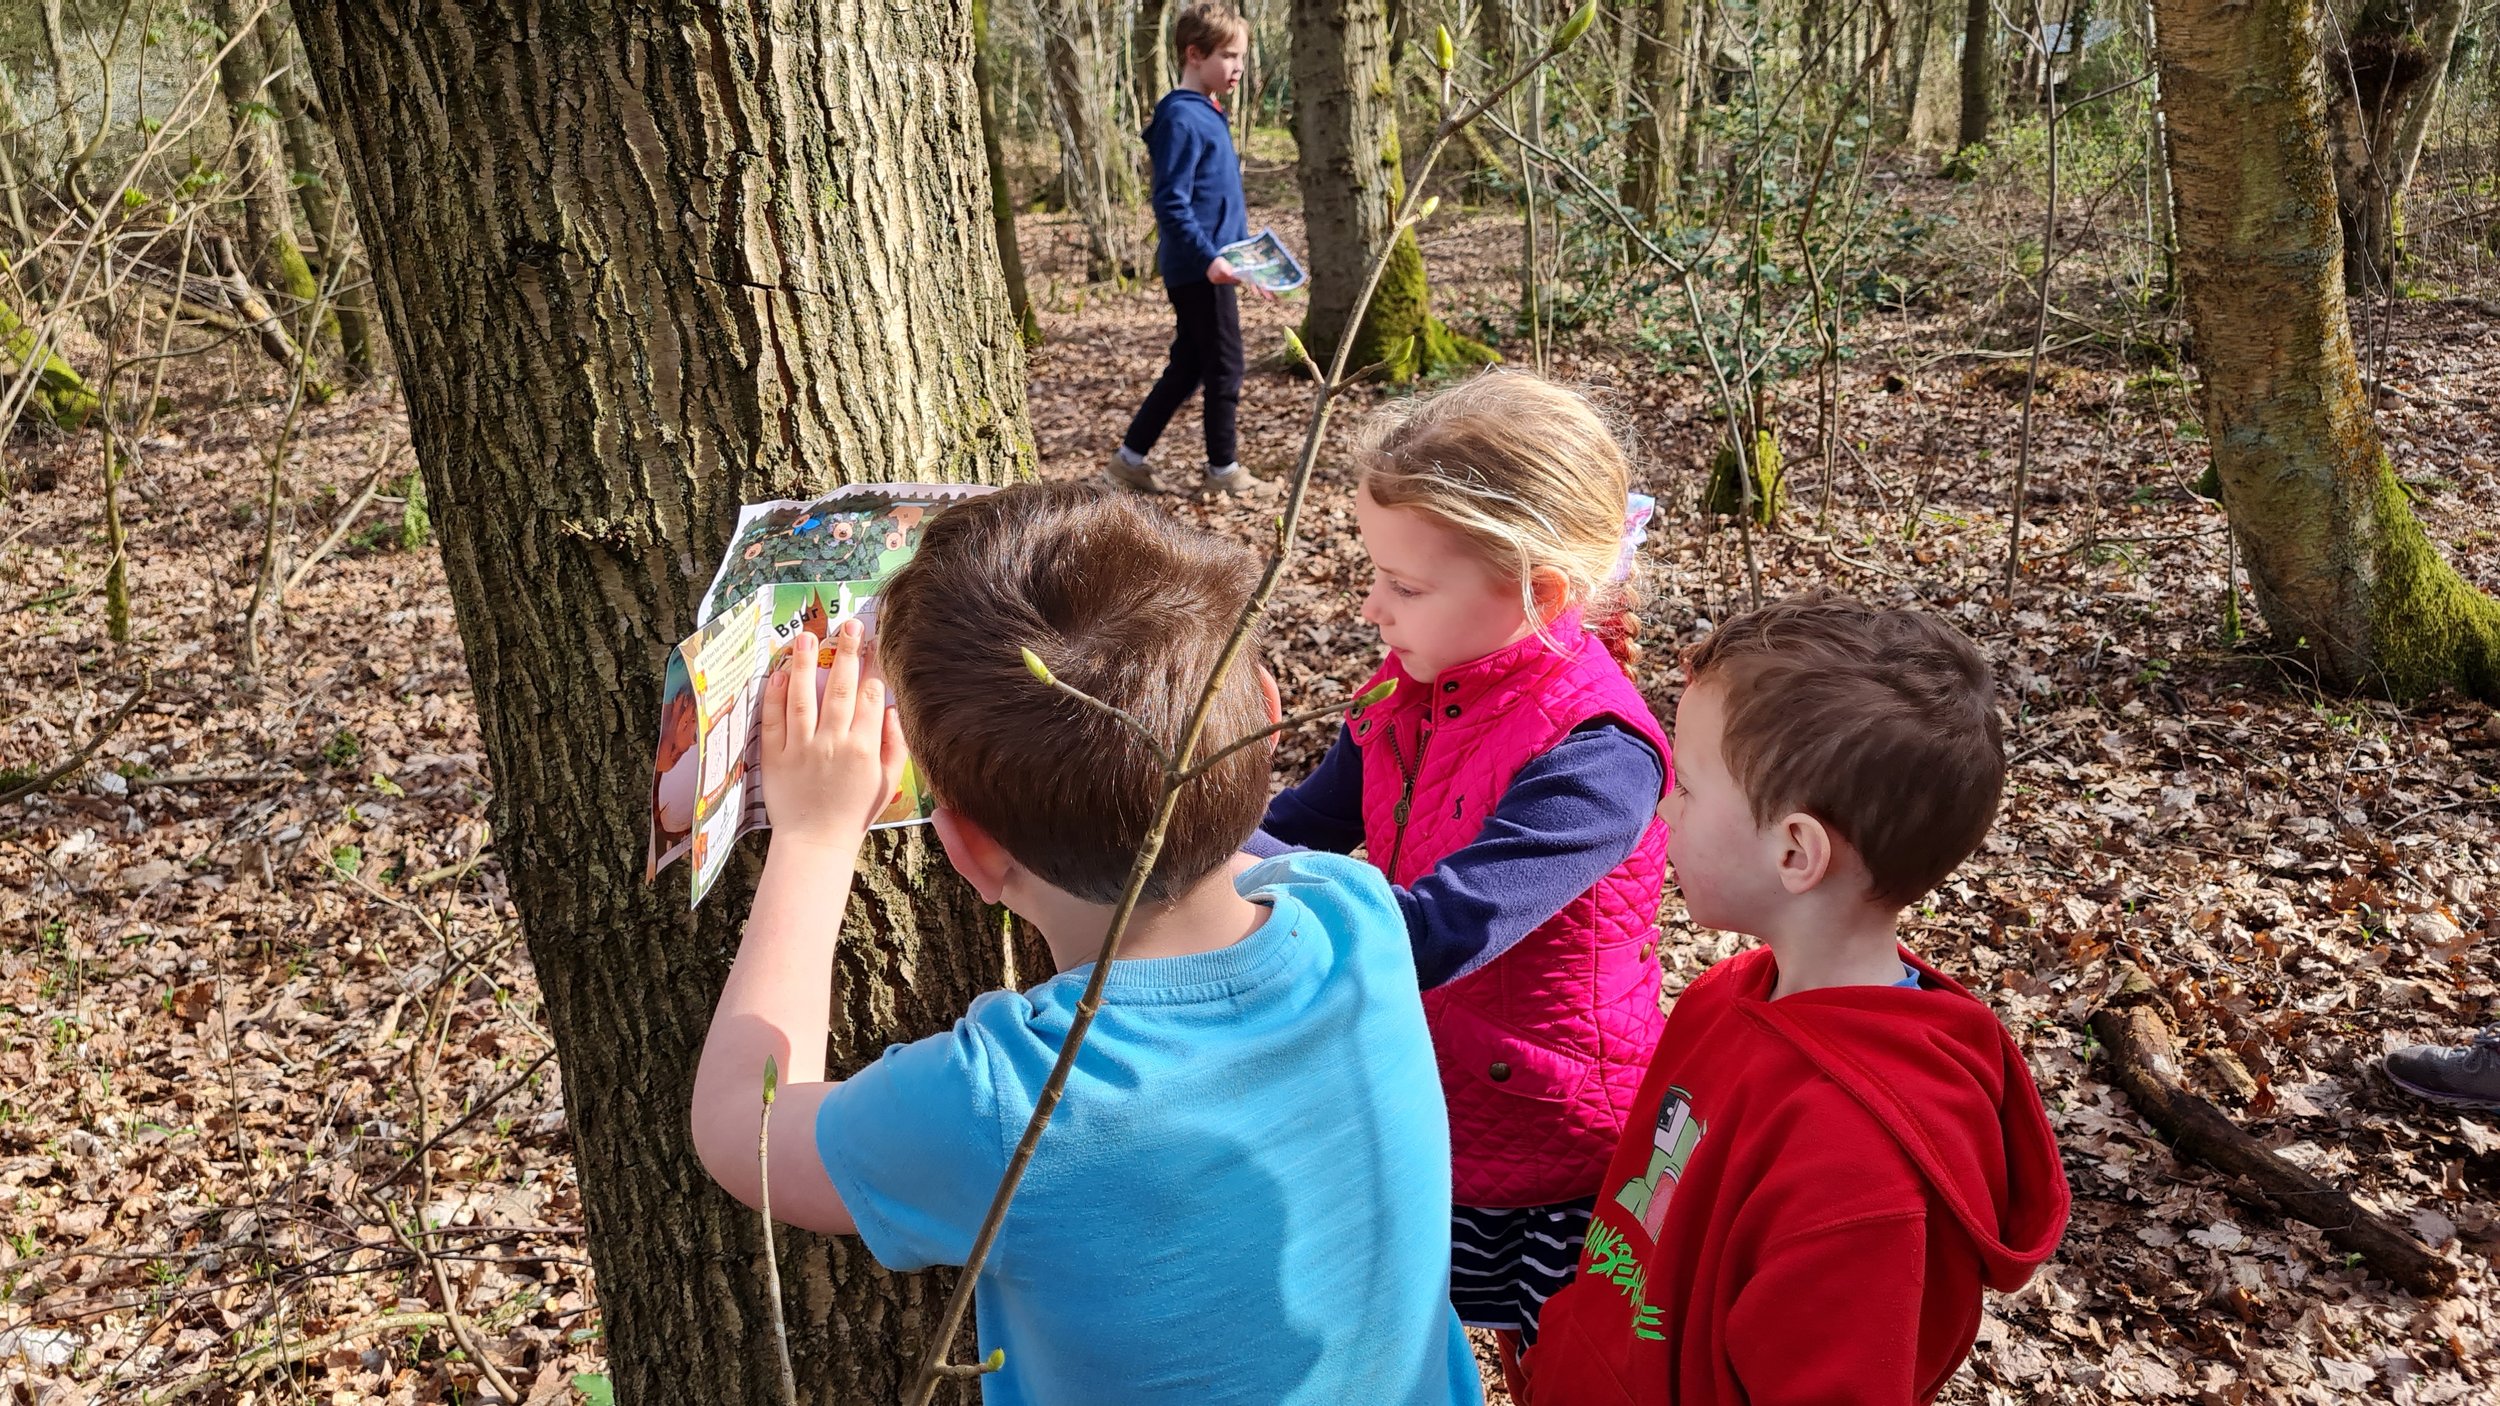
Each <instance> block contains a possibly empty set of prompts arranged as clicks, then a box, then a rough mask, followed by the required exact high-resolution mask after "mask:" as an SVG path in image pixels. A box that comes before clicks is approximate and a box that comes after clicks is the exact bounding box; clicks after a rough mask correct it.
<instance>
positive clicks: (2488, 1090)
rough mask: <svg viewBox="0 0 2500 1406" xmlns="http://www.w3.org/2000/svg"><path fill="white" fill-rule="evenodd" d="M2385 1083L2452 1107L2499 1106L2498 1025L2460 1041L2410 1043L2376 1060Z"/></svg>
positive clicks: (2499, 1051)
mask: <svg viewBox="0 0 2500 1406" xmlns="http://www.w3.org/2000/svg"><path fill="white" fill-rule="evenodd" d="M2379 1068H2380V1069H2382V1070H2384V1071H2385V1072H2386V1074H2387V1079H2388V1082H2389V1083H2392V1084H2394V1085H2395V1086H2396V1087H2397V1088H2400V1089H2402V1090H2404V1091H2405V1092H2406V1093H2409V1094H2412V1095H2413V1096H2414V1097H2416V1098H2423V1099H2428V1100H2430V1101H2431V1102H2433V1103H2444V1104H2447V1105H2449V1106H2451V1107H2454V1108H2484V1109H2500V1025H2495V1026H2493V1027H2492V1028H2490V1029H2489V1030H2486V1031H2484V1032H2482V1033H2481V1034H2479V1035H2477V1036H2475V1037H2474V1039H2473V1041H2472V1042H2471V1043H2469V1044H2464V1045H2414V1046H2410V1047H2409V1048H2406V1049H2401V1050H2397V1051H2394V1052H2393V1053H2391V1054H2389V1055H2388V1056H2387V1057H2386V1058H2385V1059H2383V1060H2381V1061H2379Z"/></svg>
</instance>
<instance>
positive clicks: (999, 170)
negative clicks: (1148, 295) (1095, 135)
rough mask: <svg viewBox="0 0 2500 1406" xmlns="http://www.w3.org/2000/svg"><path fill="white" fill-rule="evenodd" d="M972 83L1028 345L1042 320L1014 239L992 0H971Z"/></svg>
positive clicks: (996, 224)
mask: <svg viewBox="0 0 2500 1406" xmlns="http://www.w3.org/2000/svg"><path fill="white" fill-rule="evenodd" d="M972 86H973V87H975V88H977V89H979V90H980V93H981V157H982V160H983V161H984V162H985V163H986V164H987V165H988V167H989V173H990V232H991V236H992V237H993V238H995V239H996V240H997V241H998V269H999V272H1000V273H1002V274H1004V275H1005V276H1006V279H1007V305H1008V307H1009V308H1010V309H1011V310H1012V311H1013V312H1014V314H1015V319H1016V336H1017V338H1018V339H1019V340H1021V341H1022V342H1023V343H1024V344H1025V345H1026V346H1028V347H1038V346H1040V345H1041V344H1042V321H1041V319H1040V318H1039V317H1036V316H1035V315H1034V313H1033V293H1032V290H1031V289H1030V288H1028V287H1027V286H1026V285H1025V281H1024V247H1023V246H1022V245H1021V244H1018V243H1017V242H1016V197H1015V192H1014V191H1013V190H1011V189H1009V182H1008V179H1007V148H1006V145H1005V142H1004V141H1003V139H1002V137H1001V134H1000V132H999V119H998V93H997V73H996V72H995V71H994V70H993V69H992V68H991V66H990V0H972Z"/></svg>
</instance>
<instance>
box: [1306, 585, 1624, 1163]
mask: <svg viewBox="0 0 2500 1406" xmlns="http://www.w3.org/2000/svg"><path fill="white" fill-rule="evenodd" d="M1555 629H1556V632H1557V634H1558V635H1559V638H1560V639H1561V641H1562V643H1563V648H1562V649H1561V650H1559V651H1558V650H1556V649H1555V648H1553V647H1552V646H1549V645H1547V644H1546V643H1545V642H1544V641H1542V640H1539V639H1537V638H1535V637H1533V636H1531V637H1530V638H1528V639H1525V640H1522V641H1520V642H1519V643H1517V644H1514V645H1511V646H1510V647H1508V648H1506V649H1501V650H1497V651H1495V652H1494V653H1492V654H1488V655H1486V656H1485V657H1483V658H1482V659H1478V660H1476V661H1475V662H1473V663H1470V664H1462V665H1460V666H1458V667H1457V668H1454V669H1450V670H1447V671H1445V672H1444V673H1443V674H1442V675H1441V677H1440V678H1438V679H1436V680H1434V681H1433V682H1431V683H1429V684H1421V683H1417V682H1415V680H1414V679H1412V678H1410V677H1409V676H1408V675H1407V673H1406V671H1405V669H1404V668H1402V667H1401V666H1400V665H1399V664H1398V662H1397V658H1396V656H1395V655H1392V656H1390V659H1389V662H1388V663H1387V664H1385V665H1383V666H1382V667H1381V670H1380V672H1379V673H1378V674H1375V675H1374V676H1373V678H1372V682H1371V684H1369V685H1366V686H1365V687H1366V691H1368V690H1369V688H1370V687H1372V686H1376V685H1377V684H1378V683H1379V682H1380V681H1381V680H1382V679H1390V678H1394V679H1396V680H1397V690H1396V691H1395V692H1393V693H1391V694H1390V695H1389V696H1388V697H1387V698H1386V699H1383V700H1382V701H1381V702H1379V703H1377V704H1374V705H1373V706H1371V707H1369V708H1365V709H1362V710H1360V711H1358V712H1356V713H1355V714H1354V715H1353V716H1352V717H1350V718H1349V719H1348V720H1347V726H1348V727H1349V728H1350V729H1351V730H1352V732H1353V734H1354V742H1355V745H1356V747H1357V748H1359V749H1360V751H1361V753H1362V757H1363V837H1364V845H1365V847H1366V849H1367V850H1368V851H1369V852H1370V855H1371V859H1372V862H1373V863H1375V864H1378V865H1379V866H1380V867H1381V869H1382V870H1383V871H1384V872H1386V873H1387V874H1388V876H1389V882H1391V883H1393V884H1396V885H1398V886H1399V887H1401V888H1404V887H1407V886H1409V885H1411V884H1413V883H1414V882H1415V881H1416V880H1417V879H1419V878H1421V877H1423V876H1424V875H1425V874H1427V873H1429V872H1431V870H1432V868H1433V866H1434V865H1436V864H1439V863H1440V862H1441V861H1442V860H1443V859H1444V858H1446V857H1448V856H1449V854H1450V853H1451V852H1452V851H1454V850H1457V849H1459V848H1461V847H1462V846H1464V845H1466V844H1467V843H1468V842H1470V841H1472V840H1474V839H1475V838H1476V836H1477V834H1478V832H1479V831H1481V830H1482V829H1483V827H1484V822H1485V821H1486V819H1487V818H1489V817H1490V816H1491V815H1492V814H1493V807H1494V806H1495V805H1496V804H1497V803H1498V802H1499V801H1500V800H1501V798H1502V793H1503V792H1504V791H1506V790H1508V789H1509V788H1510V782H1511V778H1512V777H1513V776H1515V775H1517V774H1518V772H1519V769H1520V768H1521V767H1522V766H1525V765H1526V764H1527V763H1528V762H1530V761H1532V760H1534V759H1535V758H1537V757H1538V756H1541V755H1543V754H1544V753H1545V752H1546V751H1547V750H1548V749H1550V748H1551V747H1553V746H1554V745H1555V744H1556V743H1558V742H1560V741H1561V740H1562V739H1563V738H1564V736H1566V735H1567V734H1569V733H1570V732H1571V730H1572V729H1574V728H1576V727H1579V726H1580V725H1581V724H1583V723H1587V722H1591V721H1595V720H1598V719H1605V720H1608V721H1612V722H1615V723H1617V724H1620V725H1621V726H1623V727H1625V728H1627V729H1629V730H1631V731H1632V732H1634V733H1637V734H1638V735H1639V736H1641V737H1643V738H1646V739H1647V740H1648V741H1649V744H1650V745H1651V746H1653V747H1656V748H1657V749H1658V755H1659V757H1660V758H1661V759H1662V760H1665V759H1667V758H1668V757H1669V753H1668V748H1667V738H1666V733H1665V730H1664V729H1662V728H1660V727H1659V725H1658V719H1657V718H1656V716H1655V715H1653V714H1652V713H1651V712H1650V710H1649V705H1648V704H1646V703H1644V702H1643V701H1642V700H1641V695H1640V693H1639V691H1638V690H1637V689H1635V688H1633V686H1632V681H1631V680H1630V679H1628V678H1626V677H1625V676H1624V672H1623V669H1622V667H1621V666H1620V665H1618V664H1617V663H1616V662H1615V660H1614V657H1613V656H1612V655H1610V654H1609V653H1607V651H1606V647H1605V644H1604V643H1603V642H1602V641H1600V640H1599V639H1598V638H1597V637H1596V636H1595V635H1593V634H1589V633H1587V632H1586V631H1584V630H1582V629H1581V628H1580V625H1579V622H1578V620H1577V619H1576V617H1566V618H1563V619H1559V620H1557V621H1556V622H1555ZM1666 765H1667V769H1668V774H1669V776H1670V778H1672V776H1673V767H1674V763H1673V762H1672V761H1671V760H1667V762H1666ZM1666 860H1667V831H1666V826H1665V825H1663V824H1662V823H1660V822H1658V821H1656V820H1652V821H1651V822H1650V826H1649V829H1648V831H1647V832H1646V833H1645V834H1643V835H1642V837H1641V842H1640V844H1639V845H1638V847H1636V848H1635V849H1634V850H1633V851H1632V854H1631V857H1630V858H1628V859H1626V860H1624V862H1623V863H1622V864H1621V865H1620V866H1618V867H1617V868H1616V869H1615V870H1614V871H1613V872H1612V873H1610V874H1608V875H1607V876H1606V877H1605V878H1603V879H1601V880H1599V881H1598V882H1597V885H1596V886H1595V887H1594V888H1592V889H1590V890H1589V891H1588V892H1587V893H1585V894H1582V895H1581V896H1580V897H1578V898H1576V899H1573V900H1572V901H1571V902H1570V903H1569V904H1568V905H1566V906H1565V907H1564V908H1563V910H1562V911H1561V912H1559V913H1557V914H1555V915H1554V916H1553V917H1552V918H1551V919H1549V920H1547V922H1546V923H1545V924H1544V925H1543V926H1541V927H1539V928H1538V929H1537V930H1536V931H1534V932H1532V933H1530V934H1528V936H1527V937H1526V938H1524V939H1522V940H1521V941H1520V942H1519V944H1518V945H1517V946H1515V947H1513V948H1511V949H1510V950H1509V951H1507V952H1505V953H1503V954H1502V955H1501V956H1499V957H1496V958H1494V959H1493V960H1492V961H1490V962H1488V963H1486V964H1485V965H1484V966H1482V967H1480V968H1478V969H1477V970H1475V971H1473V972H1470V973H1469V974H1467V975H1466V976H1463V977H1460V978H1459V979H1457V980H1456V981H1452V982H1450V983H1448V984H1447V985H1445V986H1441V987H1437V988H1435V989H1433V990H1430V991H1426V992H1425V993H1424V1014H1425V1017H1426V1019H1427V1020H1428V1021H1429V1023H1430V1024H1431V1027H1432V1043H1433V1050H1434V1053H1435V1055H1436V1057H1437V1058H1438V1060H1439V1062H1440V1066H1441V1087H1442V1090H1443V1092H1444V1093H1445V1094H1446V1095H1447V1096H1448V1099H1449V1107H1450V1146H1451V1152H1452V1157H1453V1162H1454V1181H1453V1185H1452V1195H1453V1199H1455V1200H1456V1201H1457V1202H1458V1203H1459V1204H1460V1205H1463V1206H1481V1207H1488V1208H1490V1207H1506V1206H1542V1205H1550V1204H1552V1203H1554V1202H1557V1201H1567V1200H1570V1199H1572V1198H1574V1197H1579V1196H1588V1195H1593V1194H1595V1192H1596V1191H1597V1189H1598V1181H1599V1179H1600V1177H1601V1176H1602V1175H1603V1174H1604V1172H1605V1170H1606V1163H1607V1159H1608V1158H1609V1157H1611V1156H1612V1155H1613V1153H1614V1149H1615V1142H1616V1139H1617V1136H1618V1135H1619V1134H1620V1133H1621V1132H1622V1131H1623V1125H1624V1121H1625V1119H1626V1118H1627V1117H1628V1116H1629V1113H1630V1110H1631V1107H1632V1104H1633V1100H1634V1096H1635V1095H1636V1094H1637V1093H1639V1091H1640V1086H1641V1076H1642V1075H1643V1073H1644V1072H1645V1071H1646V1070H1647V1068H1648V1065H1649V1056H1650V1053H1651V1051H1652V1050H1653V1049H1654V1048H1656V1046H1657V1043H1658V1032H1659V1029H1660V1027H1661V1026H1662V1025H1663V1024H1664V1018H1663V1017H1662V1016H1660V1014H1659V1012H1658V948H1657V942H1658V928H1657V923H1658V896H1659V890H1660V888H1661V886H1662V885H1663V884H1664V882H1665V879H1666Z"/></svg>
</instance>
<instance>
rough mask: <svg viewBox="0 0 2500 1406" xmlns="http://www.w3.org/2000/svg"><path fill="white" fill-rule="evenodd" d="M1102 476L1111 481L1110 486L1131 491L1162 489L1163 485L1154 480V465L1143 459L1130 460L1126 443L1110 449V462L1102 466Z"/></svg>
mask: <svg viewBox="0 0 2500 1406" xmlns="http://www.w3.org/2000/svg"><path fill="white" fill-rule="evenodd" d="M1102 476H1103V477H1104V478H1106V479H1109V480H1110V481H1111V486H1112V487H1114V488H1125V489H1127V490H1129V491H1130V492H1132V493H1161V492H1162V491H1163V485H1161V484H1159V483H1156V482H1155V470H1154V465H1152V464H1149V463H1147V462H1146V461H1145V460H1143V459H1138V460H1134V461H1132V460H1131V459H1130V458H1129V457H1128V446H1126V445H1122V446H1121V447H1120V448H1118V449H1114V450H1112V451H1111V462H1109V463H1107V464H1105V465H1103V466H1102Z"/></svg>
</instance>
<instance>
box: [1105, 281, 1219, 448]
mask: <svg viewBox="0 0 2500 1406" xmlns="http://www.w3.org/2000/svg"><path fill="white" fill-rule="evenodd" d="M1240 294H1241V290H1240V288H1239V287H1237V286H1236V285H1234V284H1230V283H1227V284H1223V285H1221V286H1218V285H1216V284H1213V283H1207V282H1203V281H1202V282H1198V283H1183V284H1180V285H1178V286H1171V285H1166V286H1165V288H1164V290H1163V295H1164V296H1165V297H1167V298H1169V299H1171V300H1172V319H1173V322H1174V323H1175V326H1174V328H1173V331H1172V357H1171V361H1170V362H1169V363H1168V364H1166V365H1165V366H1164V368H1163V376H1162V378H1161V379H1160V380H1157V381H1156V382H1155V387H1154V389H1153V390H1150V391H1148V392H1146V403H1145V404H1143V405H1140V406H1138V407H1137V414H1136V417H1135V418H1133V419H1131V420H1130V421H1129V422H1128V433H1127V434H1125V435H1123V436H1121V439H1120V442H1121V443H1123V444H1125V445H1127V446H1128V448H1129V452H1130V453H1132V454H1137V455H1141V456H1142V455H1144V454H1145V453H1146V452H1147V451H1149V450H1151V449H1153V448H1154V447H1155V441H1156V440H1158V439H1161V438H1163V427H1164V426H1165V425H1167V424H1170V423H1171V422H1172V414H1173V412H1174V411H1176V410H1179V409H1180V408H1181V402H1183V401H1185V400H1187V399H1189V393H1190V392H1191V391H1194V390H1196V389H1198V387H1199V386H1201V385H1204V386H1205V387H1206V389H1207V401H1206V421H1207V464H1208V466H1209V467H1211V468H1218V469H1220V468H1223V467H1225V466H1226V465H1229V464H1231V463H1233V462H1234V461H1235V460H1236V459H1237V458H1238V457H1239V455H1238V451H1237V448H1236V445H1235V442H1234V426H1235V424H1236V422H1237V421H1238V420H1239V418H1240V413H1241V372H1242V361H1241V297H1240Z"/></svg>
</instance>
